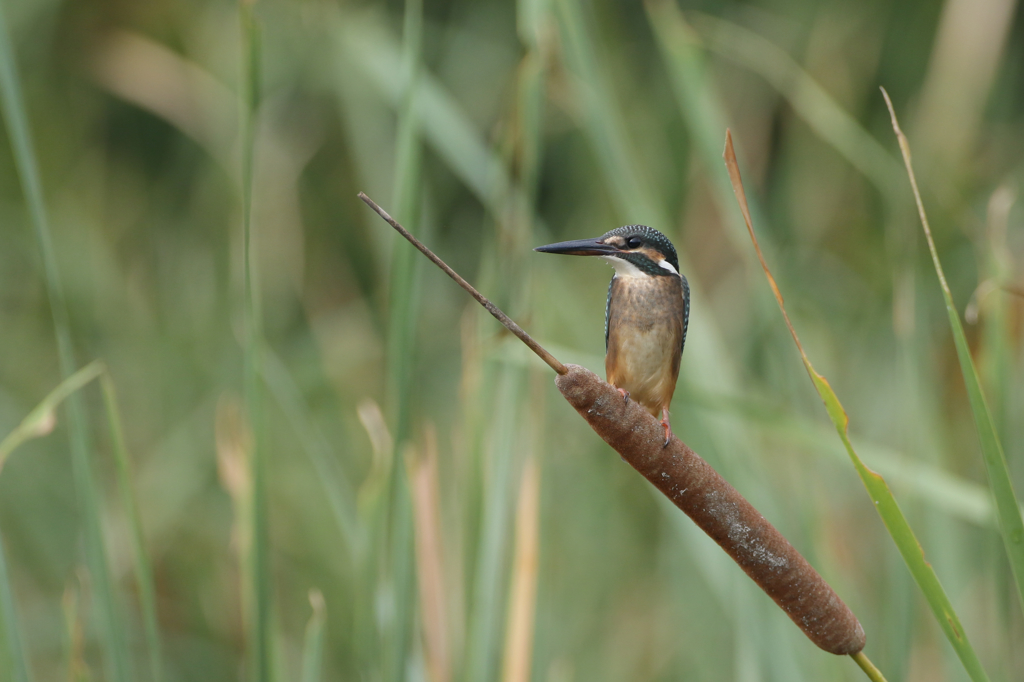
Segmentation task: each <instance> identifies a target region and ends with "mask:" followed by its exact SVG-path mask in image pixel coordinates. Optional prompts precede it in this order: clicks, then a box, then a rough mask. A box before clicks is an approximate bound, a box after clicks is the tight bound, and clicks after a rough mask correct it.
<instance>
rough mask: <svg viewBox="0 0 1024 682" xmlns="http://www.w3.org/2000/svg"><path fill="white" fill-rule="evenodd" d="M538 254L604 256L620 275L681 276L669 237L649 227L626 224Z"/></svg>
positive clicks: (554, 245)
mask: <svg viewBox="0 0 1024 682" xmlns="http://www.w3.org/2000/svg"><path fill="white" fill-rule="evenodd" d="M534 251H540V252H541V253H562V254H566V255H569V256H600V257H602V258H604V259H605V260H607V261H609V262H610V263H611V264H612V265H613V266H615V274H616V276H623V277H643V276H650V277H657V276H664V275H676V276H678V275H679V258H678V257H677V256H676V249H675V247H674V246H672V242H670V241H669V240H668V237H666V236H665V235H663V234H662V233H661V232H658V231H657V230H655V229H654V228H653V227H647V226H646V225H626V226H624V227H619V228H616V229H614V230H612V231H611V232H606V233H605V234H603V235H601V236H600V237H597V238H596V239H577V240H575V241H571V242H559V243H557V244H548V245H547V246H538V247H537V248H535V249H534Z"/></svg>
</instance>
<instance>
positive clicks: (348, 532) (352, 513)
mask: <svg viewBox="0 0 1024 682" xmlns="http://www.w3.org/2000/svg"><path fill="white" fill-rule="evenodd" d="M261 369H262V370H263V379H264V381H265V382H266V384H267V388H268V389H269V390H270V393H271V394H272V395H273V396H274V399H275V400H276V401H277V403H278V405H279V406H280V407H281V410H282V411H283V412H284V415H285V418H286V419H288V421H289V422H290V423H291V426H292V431H294V433H295V435H296V436H297V437H298V439H299V444H300V445H301V446H302V449H303V450H305V451H306V455H307V456H308V457H309V459H310V461H311V462H312V464H313V468H314V469H316V474H317V479H318V480H319V482H320V484H321V485H322V486H323V488H324V493H325V494H326V495H327V502H328V504H330V506H331V513H332V514H333V516H334V520H335V521H336V522H337V524H338V530H339V531H340V532H341V538H342V541H343V542H344V543H345V547H346V549H347V550H348V551H349V553H350V554H351V555H352V556H353V557H355V556H360V555H361V554H362V552H363V550H364V543H365V541H366V538H365V532H364V529H363V528H362V526H361V524H360V522H359V519H358V514H357V511H356V494H355V490H354V488H353V486H352V484H351V483H350V482H349V480H348V478H346V476H345V472H344V471H342V470H341V469H340V467H338V466H337V464H336V462H335V458H334V455H333V448H332V447H331V444H330V443H329V442H328V441H327V438H326V437H324V434H323V433H322V432H321V431H320V430H319V429H318V428H317V426H316V424H314V423H313V420H312V419H311V418H310V416H309V413H308V411H307V409H306V406H305V404H304V403H303V400H302V394H301V392H300V391H299V387H298V386H296V385H295V381H294V380H293V379H292V377H291V375H290V374H289V373H288V369H287V368H286V367H285V366H284V363H283V362H281V359H280V358H279V357H277V355H276V354H274V353H273V352H272V351H271V350H270V349H265V352H264V354H263V365H262V367H261Z"/></svg>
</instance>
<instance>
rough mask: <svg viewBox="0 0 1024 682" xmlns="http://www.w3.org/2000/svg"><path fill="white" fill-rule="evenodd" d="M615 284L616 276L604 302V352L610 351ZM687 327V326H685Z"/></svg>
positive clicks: (609, 286) (610, 284)
mask: <svg viewBox="0 0 1024 682" xmlns="http://www.w3.org/2000/svg"><path fill="white" fill-rule="evenodd" d="M614 284H615V277H614V276H613V277H612V281H610V282H608V298H607V300H605V302H604V352H605V353H607V352H608V317H609V316H610V315H611V312H612V286H613V285H614ZM686 296H687V299H686V300H687V301H689V300H690V299H689V296H690V294H689V290H687V294H686ZM684 329H685V326H684ZM684 336H685V332H684Z"/></svg>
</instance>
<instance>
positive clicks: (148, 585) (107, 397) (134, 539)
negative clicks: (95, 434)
mask: <svg viewBox="0 0 1024 682" xmlns="http://www.w3.org/2000/svg"><path fill="white" fill-rule="evenodd" d="M100 386H102V388H103V404H104V406H105V407H106V411H107V422H108V424H109V426H110V439H111V442H112V443H113V445H114V463H115V469H116V471H117V484H118V488H119V489H120V492H121V506H122V507H123V509H124V514H125V516H126V517H127V519H128V529H129V533H128V536H129V537H128V540H129V544H130V545H131V548H132V563H133V565H134V569H135V581H136V583H137V584H138V589H139V606H140V608H141V610H142V623H143V627H144V628H145V631H146V648H147V649H148V650H149V672H150V679H151V680H153V682H160V680H162V679H163V651H162V649H161V646H160V630H159V628H158V626H157V615H156V589H155V588H154V586H153V567H152V564H151V563H150V561H149V555H148V554H147V553H146V547H145V543H144V542H143V539H142V521H141V520H140V518H139V501H138V499H137V498H136V496H135V486H134V480H135V477H134V476H133V475H132V463H131V460H130V459H129V457H128V448H127V446H126V445H125V440H124V429H123V428H122V426H121V411H120V409H119V407H118V404H117V391H116V389H115V387H114V380H113V379H111V378H110V373H109V372H104V373H103V376H102V377H101V378H100Z"/></svg>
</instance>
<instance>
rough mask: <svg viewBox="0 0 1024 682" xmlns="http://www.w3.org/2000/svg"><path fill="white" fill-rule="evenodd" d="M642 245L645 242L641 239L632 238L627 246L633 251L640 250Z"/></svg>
mask: <svg viewBox="0 0 1024 682" xmlns="http://www.w3.org/2000/svg"><path fill="white" fill-rule="evenodd" d="M641 244H643V240H642V239H640V237H630V238H629V239H627V240H626V246H628V247H629V248H631V249H639V248H640V245H641Z"/></svg>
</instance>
